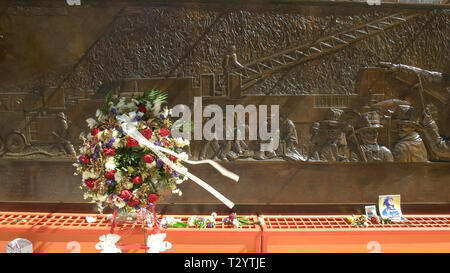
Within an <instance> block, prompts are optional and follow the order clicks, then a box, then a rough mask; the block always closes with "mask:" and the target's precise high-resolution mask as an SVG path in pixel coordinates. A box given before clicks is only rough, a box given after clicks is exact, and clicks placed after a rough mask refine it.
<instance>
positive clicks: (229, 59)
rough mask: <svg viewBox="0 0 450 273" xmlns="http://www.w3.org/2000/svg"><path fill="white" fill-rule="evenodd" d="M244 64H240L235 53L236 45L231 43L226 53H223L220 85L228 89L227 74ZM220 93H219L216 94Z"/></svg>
mask: <svg viewBox="0 0 450 273" xmlns="http://www.w3.org/2000/svg"><path fill="white" fill-rule="evenodd" d="M243 67H244V66H243V65H242V64H240V63H239V62H238V60H237V54H236V46H234V45H232V46H230V48H229V49H228V54H226V55H225V57H224V58H223V62H222V68H223V81H222V86H224V87H225V90H228V86H227V83H228V76H229V75H230V73H231V71H232V70H233V69H236V68H243ZM218 95H220V94H218Z"/></svg>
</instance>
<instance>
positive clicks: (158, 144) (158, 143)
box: [153, 140, 161, 146]
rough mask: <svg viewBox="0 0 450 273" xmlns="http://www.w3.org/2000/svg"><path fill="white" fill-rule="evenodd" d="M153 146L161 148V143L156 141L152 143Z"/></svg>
mask: <svg viewBox="0 0 450 273" xmlns="http://www.w3.org/2000/svg"><path fill="white" fill-rule="evenodd" d="M153 144H155V145H156V146H161V142H160V141H159V140H156V141H155V142H153Z"/></svg>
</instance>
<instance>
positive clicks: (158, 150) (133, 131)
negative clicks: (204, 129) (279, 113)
mask: <svg viewBox="0 0 450 273" xmlns="http://www.w3.org/2000/svg"><path fill="white" fill-rule="evenodd" d="M117 120H119V122H120V123H121V124H120V125H121V127H122V129H123V131H124V132H125V133H126V134H127V135H128V136H130V137H132V138H134V139H136V140H137V141H138V142H139V143H141V144H142V145H145V146H146V147H148V148H149V149H150V150H152V151H153V152H154V153H155V154H156V155H157V156H158V158H159V159H161V160H162V162H163V163H164V164H166V165H168V166H169V167H170V168H171V169H173V170H175V171H177V172H178V173H180V174H182V175H184V176H186V177H187V178H189V179H191V180H192V181H194V182H195V183H197V184H198V185H199V186H200V187H202V188H204V189H205V190H207V191H208V192H209V193H211V194H212V195H214V196H215V197H216V198H217V199H219V200H220V201H221V202H222V203H224V204H225V205H226V206H227V207H229V208H230V209H231V208H233V207H234V203H233V202H231V201H230V200H228V199H227V198H226V197H225V196H223V195H222V194H221V193H219V192H218V191H216V190H215V189H214V188H213V187H211V186H210V185H208V184H207V183H206V182H204V181H203V180H201V179H200V178H198V177H197V176H195V175H193V174H191V173H190V172H188V171H186V170H185V169H183V168H180V167H179V166H178V165H176V164H174V163H173V162H172V161H171V160H170V159H168V158H167V157H166V156H165V155H164V154H163V153H162V152H165V153H168V154H170V155H173V156H175V157H177V158H178V159H180V160H183V161H185V162H186V163H188V164H204V163H208V164H210V165H211V166H213V167H214V168H215V169H216V170H218V171H219V172H220V173H221V174H222V175H223V176H226V177H228V178H230V179H232V180H234V181H236V182H237V181H238V180H239V176H238V175H236V174H234V173H232V172H230V171H228V170H227V169H225V168H224V167H222V166H220V165H219V164H218V163H217V162H214V161H212V160H201V161H191V160H187V159H183V158H182V156H181V155H179V154H177V153H175V152H174V151H171V150H169V149H166V148H164V147H159V146H156V145H154V144H153V143H151V142H150V141H148V140H147V139H146V138H145V137H144V136H143V135H142V134H141V133H140V132H139V131H138V130H137V128H136V126H137V122H135V121H133V119H132V118H130V117H129V116H127V115H126V114H123V115H121V116H118V117H117Z"/></svg>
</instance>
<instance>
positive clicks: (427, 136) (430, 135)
mask: <svg viewBox="0 0 450 273" xmlns="http://www.w3.org/2000/svg"><path fill="white" fill-rule="evenodd" d="M421 124H422V126H423V131H422V133H423V138H424V141H425V144H426V146H427V148H428V153H429V156H430V160H435V161H450V141H448V140H445V139H444V138H443V137H441V135H440V134H439V128H438V126H437V124H436V121H435V120H434V119H433V116H432V115H431V114H430V111H429V110H425V111H424V114H423V119H422V121H421Z"/></svg>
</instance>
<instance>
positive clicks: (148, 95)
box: [136, 88, 168, 106]
mask: <svg viewBox="0 0 450 273" xmlns="http://www.w3.org/2000/svg"><path fill="white" fill-rule="evenodd" d="M167 96H168V94H167V93H166V92H164V91H161V90H158V89H155V88H153V89H152V90H150V91H147V92H145V93H144V94H143V95H142V96H139V97H137V98H136V100H137V101H139V102H141V103H144V102H149V101H150V102H151V103H152V106H154V102H155V101H157V100H158V101H161V102H162V103H166V102H167Z"/></svg>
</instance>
